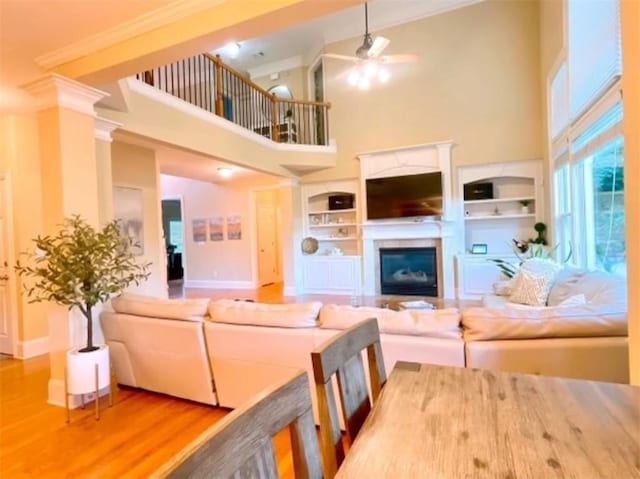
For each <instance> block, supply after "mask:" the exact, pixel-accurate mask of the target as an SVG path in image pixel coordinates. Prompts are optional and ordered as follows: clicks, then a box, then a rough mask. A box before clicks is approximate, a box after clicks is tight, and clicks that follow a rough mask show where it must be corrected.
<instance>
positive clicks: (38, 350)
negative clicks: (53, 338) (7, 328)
mask: <svg viewBox="0 0 640 479" xmlns="http://www.w3.org/2000/svg"><path fill="white" fill-rule="evenodd" d="M48 352H49V336H43V337H41V338H36V339H30V340H28V341H18V350H17V354H16V358H18V359H29V358H33V357H35V356H42V355H43V354H47V353H48Z"/></svg>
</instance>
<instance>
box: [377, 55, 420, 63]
mask: <svg viewBox="0 0 640 479" xmlns="http://www.w3.org/2000/svg"><path fill="white" fill-rule="evenodd" d="M379 60H380V63H413V62H415V61H417V60H418V56H417V55H414V54H412V53H405V54H402V55H384V56H381V57H380V58H379Z"/></svg>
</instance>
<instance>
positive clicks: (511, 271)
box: [489, 243, 573, 279]
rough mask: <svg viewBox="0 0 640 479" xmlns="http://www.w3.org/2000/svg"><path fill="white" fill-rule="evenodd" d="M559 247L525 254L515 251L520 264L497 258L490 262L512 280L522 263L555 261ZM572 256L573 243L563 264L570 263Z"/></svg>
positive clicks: (539, 249) (530, 250)
mask: <svg viewBox="0 0 640 479" xmlns="http://www.w3.org/2000/svg"><path fill="white" fill-rule="evenodd" d="M559 246H560V244H556V245H555V246H554V247H553V248H551V249H547V248H531V247H530V248H528V249H527V250H526V252H524V253H522V252H519V251H518V250H514V254H515V255H516V257H517V258H518V260H519V261H518V264H514V263H510V262H508V261H505V260H503V259H495V258H491V259H489V261H491V262H493V263H495V264H496V266H497V267H498V269H500V272H501V273H502V274H503V275H505V276H506V277H507V278H509V279H511V278H513V277H514V276H515V275H516V273H517V272H518V270H519V269H520V266H522V263H524V262H525V261H526V260H528V259H531V258H541V259H551V260H553V259H554V255H555V253H556V251H557V250H558V247H559ZM572 255H573V249H572V248H571V243H569V252H568V253H567V257H566V258H564V259H563V260H562V263H566V262H567V261H569V259H571V256H572Z"/></svg>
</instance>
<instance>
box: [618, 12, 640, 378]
mask: <svg viewBox="0 0 640 479" xmlns="http://www.w3.org/2000/svg"><path fill="white" fill-rule="evenodd" d="M621 5H622V12H621V14H622V15H621V16H622V64H623V78H622V81H623V84H622V87H623V89H624V125H623V126H624V162H625V167H624V186H625V191H626V194H625V195H624V201H625V211H626V215H625V221H626V229H627V233H626V234H627V278H628V285H629V365H630V376H631V384H635V385H636V386H640V247H638V245H639V244H640V214H638V211H640V194H638V191H639V190H640V57H639V56H638V54H639V52H640V2H638V1H637V0H622V2H621Z"/></svg>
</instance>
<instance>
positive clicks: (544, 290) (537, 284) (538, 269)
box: [509, 258, 561, 306]
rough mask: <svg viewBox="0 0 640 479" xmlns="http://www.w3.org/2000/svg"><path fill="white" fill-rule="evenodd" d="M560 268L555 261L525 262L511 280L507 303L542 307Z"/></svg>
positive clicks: (530, 260)
mask: <svg viewBox="0 0 640 479" xmlns="http://www.w3.org/2000/svg"><path fill="white" fill-rule="evenodd" d="M560 269H561V266H560V265H558V264H557V263H556V262H555V261H551V260H547V259H542V258H532V259H529V260H527V261H525V262H524V263H523V264H522V266H521V267H520V270H519V271H518V272H517V273H516V275H515V277H514V278H513V286H512V290H511V295H510V296H509V301H510V302H512V303H521V304H528V305H531V306H544V305H546V304H547V298H548V296H549V291H550V290H551V286H552V285H553V282H554V281H555V278H556V276H557V274H558V272H559V271H560Z"/></svg>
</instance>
